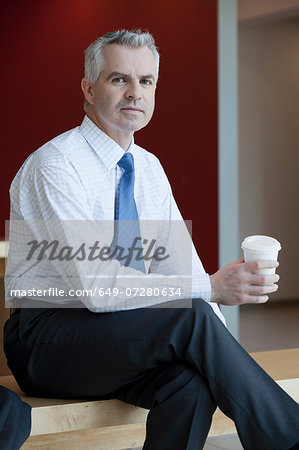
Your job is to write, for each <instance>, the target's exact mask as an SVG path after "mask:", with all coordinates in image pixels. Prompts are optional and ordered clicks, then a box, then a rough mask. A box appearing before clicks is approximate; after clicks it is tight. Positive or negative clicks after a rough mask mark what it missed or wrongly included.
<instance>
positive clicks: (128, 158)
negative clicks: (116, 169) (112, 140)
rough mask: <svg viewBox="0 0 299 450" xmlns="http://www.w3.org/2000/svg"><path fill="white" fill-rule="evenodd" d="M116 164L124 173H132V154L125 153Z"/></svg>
mask: <svg viewBox="0 0 299 450" xmlns="http://www.w3.org/2000/svg"><path fill="white" fill-rule="evenodd" d="M117 164H118V165H119V166H120V167H122V168H123V169H124V170H125V171H126V172H134V158H133V155H132V153H125V154H124V156H123V157H122V158H121V159H120V160H119V161H118V163H117Z"/></svg>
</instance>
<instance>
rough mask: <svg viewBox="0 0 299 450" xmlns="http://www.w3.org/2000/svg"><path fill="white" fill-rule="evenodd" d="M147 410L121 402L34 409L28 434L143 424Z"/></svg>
mask: <svg viewBox="0 0 299 450" xmlns="http://www.w3.org/2000/svg"><path fill="white" fill-rule="evenodd" d="M147 414H148V410H146V409H143V408H138V407H135V406H133V405H129V404H127V403H123V402H122V401H120V400H105V401H90V402H82V403H75V404H68V405H56V406H49V407H40V408H33V410H32V429H31V435H32V436H34V435H41V434H50V433H61V432H67V431H76V430H85V429H88V428H100V427H108V426H117V425H126V424H137V423H145V421H146V417H147Z"/></svg>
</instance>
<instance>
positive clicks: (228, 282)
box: [210, 258, 279, 305]
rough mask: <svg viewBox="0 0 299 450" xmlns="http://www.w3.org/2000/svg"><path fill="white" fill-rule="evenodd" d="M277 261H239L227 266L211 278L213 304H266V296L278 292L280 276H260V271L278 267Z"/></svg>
mask: <svg viewBox="0 0 299 450" xmlns="http://www.w3.org/2000/svg"><path fill="white" fill-rule="evenodd" d="M278 265H279V264H278V262H277V261H266V260H265V261H252V262H247V263H245V262H244V259H243V258H242V259H239V260H237V261H234V262H232V263H230V264H227V265H226V266H224V267H223V268H222V269H220V270H218V272H216V273H214V275H211V276H210V280H211V287H212V294H211V302H216V303H221V304H222V305H242V304H244V303H265V302H266V301H267V300H268V299H269V297H268V296H267V295H266V294H270V293H271V292H276V291H277V289H278V286H277V284H275V283H277V282H278V280H279V275H277V274H274V275H259V274H256V273H255V272H256V271H257V270H259V269H270V268H273V267H277V266H278Z"/></svg>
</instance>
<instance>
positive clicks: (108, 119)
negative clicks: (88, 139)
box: [87, 44, 157, 143]
mask: <svg viewBox="0 0 299 450" xmlns="http://www.w3.org/2000/svg"><path fill="white" fill-rule="evenodd" d="M103 56H104V60H105V64H104V69H103V70H102V72H101V73H100V77H99V79H98V81H97V82H96V83H95V84H93V85H91V86H90V93H91V97H90V98H87V100H88V102H89V103H90V104H91V105H92V106H91V107H90V109H91V119H92V120H93V121H94V122H95V123H96V124H97V125H98V126H99V127H100V128H101V129H102V130H103V131H104V132H106V133H107V134H108V135H109V136H110V137H112V138H113V139H114V140H116V141H117V142H119V141H120V140H122V139H125V140H126V139H129V140H131V138H132V135H133V133H134V131H137V130H140V129H141V128H143V127H144V126H145V125H146V124H147V123H148V122H149V121H150V119H151V117H152V115H153V111H154V100H155V89H156V81H157V80H156V63H155V58H154V55H153V53H152V52H151V50H150V49H148V48H147V47H142V48H133V47H127V46H123V45H118V44H112V45H109V46H108V47H106V48H104V50H103ZM119 143H120V142H119Z"/></svg>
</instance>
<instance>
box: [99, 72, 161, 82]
mask: <svg viewBox="0 0 299 450" xmlns="http://www.w3.org/2000/svg"><path fill="white" fill-rule="evenodd" d="M114 77H121V78H130V75H128V74H127V73H123V72H111V73H110V74H109V75H108V77H107V78H106V81H110V80H112V78H114ZM139 79H140V80H145V79H151V80H155V77H154V75H153V74H152V73H149V74H147V75H141V76H140V77H139Z"/></svg>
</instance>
